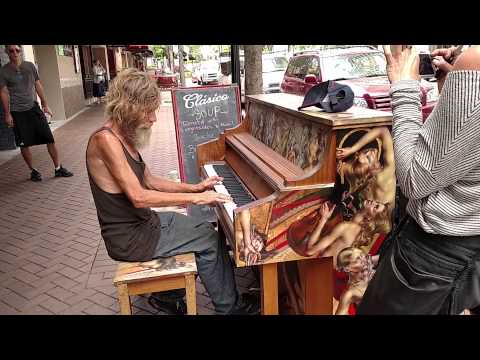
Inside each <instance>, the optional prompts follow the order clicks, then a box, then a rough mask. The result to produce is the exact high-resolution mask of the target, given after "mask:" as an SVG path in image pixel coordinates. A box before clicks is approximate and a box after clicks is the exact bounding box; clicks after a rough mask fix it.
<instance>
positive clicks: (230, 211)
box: [203, 164, 237, 222]
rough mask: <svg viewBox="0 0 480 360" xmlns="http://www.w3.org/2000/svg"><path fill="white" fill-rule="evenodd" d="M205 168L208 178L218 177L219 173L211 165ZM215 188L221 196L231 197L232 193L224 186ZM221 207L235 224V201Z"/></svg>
mask: <svg viewBox="0 0 480 360" xmlns="http://www.w3.org/2000/svg"><path fill="white" fill-rule="evenodd" d="M203 168H204V170H205V172H206V173H207V176H217V172H216V171H215V169H214V168H213V165H209V164H208V165H204V166H203ZM213 188H214V189H215V191H216V192H218V193H220V194H224V195H227V196H230V193H229V192H228V190H227V188H226V187H225V186H224V185H214V186H213ZM221 205H222V206H223V207H224V208H225V210H226V211H227V214H228V216H229V217H230V220H231V221H232V222H233V209H236V208H237V204H235V203H234V202H233V201H230V202H228V203H223V204H221Z"/></svg>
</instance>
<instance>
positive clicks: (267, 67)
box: [262, 55, 288, 94]
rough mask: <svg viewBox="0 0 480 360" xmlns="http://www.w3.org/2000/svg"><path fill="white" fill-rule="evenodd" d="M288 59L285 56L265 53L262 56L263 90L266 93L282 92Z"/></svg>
mask: <svg viewBox="0 0 480 360" xmlns="http://www.w3.org/2000/svg"><path fill="white" fill-rule="evenodd" d="M287 66H288V60H287V58H286V57H285V56H278V55H276V56H275V55H265V56H263V58H262V80H263V92H264V93H265V94H269V93H276V92H280V84H281V83H282V80H283V76H284V75H285V70H286V69H287Z"/></svg>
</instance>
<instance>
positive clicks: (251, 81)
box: [244, 45, 263, 95]
mask: <svg viewBox="0 0 480 360" xmlns="http://www.w3.org/2000/svg"><path fill="white" fill-rule="evenodd" d="M244 49H245V95H254V94H261V93H262V92H263V79H262V50H263V45H244Z"/></svg>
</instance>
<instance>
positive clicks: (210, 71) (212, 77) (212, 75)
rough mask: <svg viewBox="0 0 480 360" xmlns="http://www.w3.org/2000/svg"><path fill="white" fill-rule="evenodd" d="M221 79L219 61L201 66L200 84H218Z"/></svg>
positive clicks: (207, 62)
mask: <svg viewBox="0 0 480 360" xmlns="http://www.w3.org/2000/svg"><path fill="white" fill-rule="evenodd" d="M219 77H220V64H219V63H218V62H217V61H205V62H203V63H201V64H200V78H199V79H198V80H199V84H200V85H206V84H211V83H218V80H219Z"/></svg>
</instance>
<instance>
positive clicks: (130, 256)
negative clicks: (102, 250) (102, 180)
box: [86, 127, 161, 261]
mask: <svg viewBox="0 0 480 360" xmlns="http://www.w3.org/2000/svg"><path fill="white" fill-rule="evenodd" d="M103 130H107V131H109V132H110V133H111V134H113V135H114V136H115V137H117V136H116V135H115V133H114V132H113V131H112V130H111V129H110V128H108V127H102V128H100V129H98V130H97V131H95V132H94V133H93V134H92V135H91V136H90V139H91V138H92V137H93V136H94V135H95V134H96V133H98V132H100V131H103ZM90 139H89V141H88V145H89V144H90ZM117 139H118V137H117ZM119 141H120V139H119ZM120 143H121V144H122V148H123V152H124V154H125V157H126V158H127V161H128V164H129V165H130V167H131V168H132V170H133V172H134V173H135V175H136V176H137V178H138V181H140V184H141V185H142V186H143V187H144V188H146V186H145V181H144V173H145V163H144V162H143V160H142V157H141V156H140V154H139V159H140V160H139V161H137V160H135V159H134V158H133V157H132V156H131V155H130V153H129V152H128V150H127V149H126V148H125V146H124V145H123V143H122V141H120ZM88 145H87V149H88ZM86 166H87V173H88V179H89V181H90V189H91V191H92V195H93V200H94V202H95V206H96V208H97V216H98V222H99V224H100V229H101V234H102V237H103V240H104V241H105V246H106V248H107V252H108V255H109V256H110V257H111V258H112V259H114V260H119V261H149V260H151V259H152V256H153V254H154V251H155V248H156V245H157V243H158V241H159V240H160V230H161V228H160V219H159V217H158V216H157V214H156V213H155V212H154V211H153V210H151V209H150V208H135V207H134V206H133V204H132V203H131V201H130V200H129V199H128V197H127V196H126V195H125V194H124V193H109V192H106V191H104V190H102V189H101V188H100V187H99V186H98V185H97V184H96V183H95V181H94V180H93V177H92V176H91V174H90V171H89V168H88V159H87V160H86Z"/></svg>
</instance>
